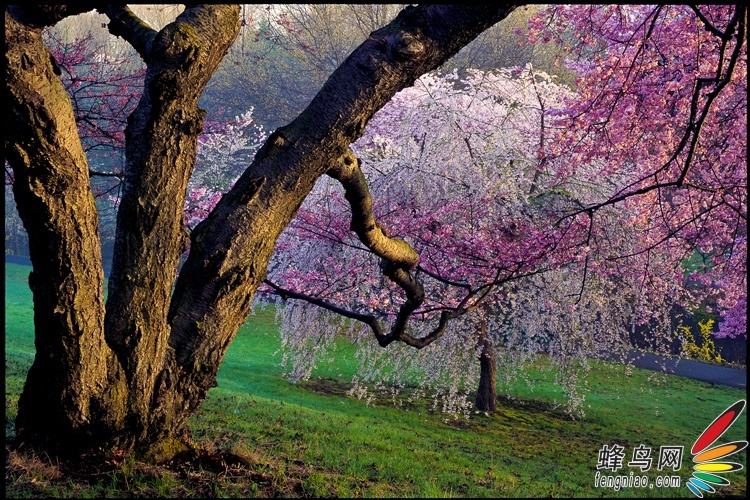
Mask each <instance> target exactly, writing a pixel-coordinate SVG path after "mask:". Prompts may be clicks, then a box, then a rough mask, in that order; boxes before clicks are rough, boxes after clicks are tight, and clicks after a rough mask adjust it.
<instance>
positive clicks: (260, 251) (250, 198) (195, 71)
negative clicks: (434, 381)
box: [5, 5, 512, 455]
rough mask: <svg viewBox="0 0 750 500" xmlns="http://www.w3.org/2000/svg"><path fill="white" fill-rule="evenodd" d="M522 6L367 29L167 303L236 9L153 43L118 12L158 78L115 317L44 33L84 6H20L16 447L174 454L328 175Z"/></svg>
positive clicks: (206, 236) (272, 144)
mask: <svg viewBox="0 0 750 500" xmlns="http://www.w3.org/2000/svg"><path fill="white" fill-rule="evenodd" d="M85 10H86V9H85V8H83V9H79V11H85ZM511 11H512V8H511V7H507V6H486V5H485V6H481V5H479V6H461V7H456V6H445V5H441V6H422V7H409V8H407V9H405V10H404V11H403V12H402V13H401V14H400V15H399V16H398V17H397V18H396V19H395V20H394V21H393V22H392V23H391V24H390V25H388V26H387V27H385V28H383V29H381V30H378V31H375V32H373V33H372V34H371V36H370V37H369V38H368V39H367V40H366V41H365V42H364V43H363V44H362V45H361V46H360V47H359V48H358V49H357V50H355V51H354V53H352V55H351V56H350V57H349V58H348V59H347V60H346V61H345V62H344V63H343V64H342V66H341V67H340V68H339V69H338V70H337V71H336V72H335V73H334V74H333V75H332V76H331V78H330V79H329V80H328V82H327V83H326V84H325V86H324V87H323V89H322V90H321V91H320V92H319V94H318V95H317V96H316V97H315V99H314V100H313V101H312V103H311V104H310V105H309V107H308V108H307V109H306V110H305V111H304V112H303V113H302V114H301V115H300V116H299V117H298V118H297V119H296V120H294V121H293V122H292V123H291V124H289V125H288V126H286V127H282V128H281V129H279V130H277V131H276V132H274V133H273V134H272V135H271V137H270V138H269V140H268V142H267V143H266V144H265V145H264V146H263V148H261V150H260V152H259V153H258V155H257V156H256V158H255V160H254V161H253V163H252V164H251V165H250V166H249V168H248V169H247V170H246V172H245V174H244V175H243V176H242V177H241V178H240V179H239V180H238V182H237V183H236V185H235V187H234V188H233V189H232V190H231V191H230V192H229V193H227V194H226V195H225V196H224V197H223V198H222V200H221V202H220V203H219V205H218V206H217V207H216V209H215V210H214V211H213V212H212V214H211V215H210V216H209V218H208V219H206V220H205V221H204V222H202V223H201V224H199V226H198V227H197V228H196V229H195V230H194V231H193V233H192V234H191V235H190V255H189V258H188V260H187V262H186V264H185V265H184V267H183V269H182V270H181V272H180V274H179V278H178V279H177V281H176V285H175V288H174V292H173V293H171V292H172V285H173V284H175V277H176V275H177V270H178V264H179V260H180V256H181V255H182V253H183V252H184V251H185V249H186V246H187V233H186V232H185V229H184V226H183V215H182V210H183V203H184V198H185V191H186V186H187V181H188V178H189V176H190V174H191V172H192V169H193V166H194V161H195V152H196V145H197V142H196V140H197V135H198V134H199V133H200V131H201V128H202V120H203V112H202V111H201V110H200V109H198V107H197V99H198V97H199V95H200V93H201V91H202V90H203V87H204V86H205V84H206V83H207V82H208V79H209V78H210V77H211V75H212V74H213V72H214V70H215V69H216V67H217V66H218V64H219V62H220V61H221V58H222V57H223V56H224V54H225V53H226V51H227V49H228V47H229V45H230V44H231V43H232V41H233V40H234V38H235V37H236V35H237V32H238V29H239V16H238V13H239V8H238V7H237V6H222V5H211V6H191V7H188V8H187V9H186V10H185V12H184V13H183V14H181V15H180V17H179V18H178V19H177V20H176V21H175V22H174V23H172V24H170V25H168V26H167V27H165V28H164V29H163V30H161V31H160V32H158V33H157V32H156V31H154V30H152V29H151V28H149V27H148V26H147V25H145V24H144V23H142V22H141V21H140V20H139V19H137V18H136V17H135V16H134V15H133V14H132V12H130V11H129V10H128V9H127V8H124V7H108V8H106V9H105V12H106V14H107V15H108V16H109V17H110V20H111V22H110V25H109V28H110V31H112V32H113V33H115V34H117V35H120V36H122V37H124V38H125V39H126V40H128V41H129V42H130V43H131V44H132V45H133V46H134V47H135V48H136V50H138V52H139V53H140V54H141V56H142V57H143V58H144V60H145V61H146V63H147V67H148V68H147V76H146V81H145V87H144V94H143V97H142V99H141V101H140V103H139V105H138V107H137V109H136V110H135V111H134V113H133V114H132V115H131V116H130V117H129V120H128V127H127V129H126V139H127V145H126V156H127V165H126V170H125V172H124V175H125V178H124V183H125V186H124V191H123V198H122V201H121V204H120V209H119V212H118V218H117V235H116V243H115V254H114V260H113V265H112V275H111V278H110V283H109V296H108V300H107V304H106V314H105V307H104V305H103V295H102V282H103V276H102V265H101V253H100V248H99V244H100V243H99V237H98V234H97V229H96V227H97V225H96V219H97V216H96V211H95V208H94V204H93V197H92V195H91V190H90V187H89V180H88V175H87V172H88V168H87V164H86V159H85V156H84V155H83V151H82V148H81V145H80V140H79V138H78V136H77V134H76V129H75V122H74V119H73V113H72V109H71V104H70V101H69V99H68V98H67V96H66V95H65V91H64V89H63V87H62V85H61V83H60V80H59V78H58V77H57V75H55V63H54V61H53V60H52V58H51V56H50V54H49V52H48V51H47V50H46V49H45V48H44V47H43V45H42V42H41V28H42V27H43V26H45V25H51V24H54V23H55V22H57V21H58V20H59V19H61V18H63V17H64V16H65V15H70V14H71V13H72V12H70V11H69V10H66V8H65V7H60V6H46V7H12V8H9V9H8V10H7V11H6V54H5V58H6V61H5V62H6V67H7V68H8V74H7V77H6V82H5V90H6V93H7V94H8V102H10V105H11V118H12V120H13V121H12V125H11V126H12V129H11V130H10V131H9V133H8V134H6V145H7V147H6V149H7V150H8V151H9V155H8V159H9V161H10V163H11V166H12V168H13V169H14V173H15V176H16V185H14V193H15V196H16V200H17V203H18V207H19V213H20V214H21V217H22V219H23V222H24V225H25V227H26V230H27V231H28V233H29V239H30V247H31V249H30V253H31V259H32V263H33V265H34V271H33V273H32V277H31V278H30V285H31V288H32V292H33V295H34V314H35V327H36V346H37V356H36V359H35V361H34V365H33V367H32V370H31V372H30V374H29V377H28V380H27V383H26V386H25V388H24V393H23V395H22V397H21V400H20V402H19V415H18V419H17V437H18V439H19V440H20V441H22V442H28V443H30V444H34V445H38V446H40V447H43V448H44V449H46V450H47V451H53V452H54V451H58V452H59V451H63V450H65V451H68V452H77V451H79V450H81V449H89V448H99V447H102V446H108V447H109V446H116V447H119V448H124V449H136V450H140V451H141V452H150V453H153V452H155V450H163V451H164V453H166V454H167V455H168V454H170V453H172V452H173V451H174V448H171V447H169V446H166V448H165V447H164V445H165V444H169V443H171V442H173V441H174V438H175V436H178V435H179V434H180V433H182V432H183V431H184V430H185V428H186V424H187V419H188V418H189V417H190V415H191V414H192V413H193V412H194V411H195V409H196V408H198V406H199V405H200V404H201V402H202V401H203V399H204V398H205V395H206V393H207V391H208V390H209V389H210V388H211V387H213V386H215V385H216V382H215V377H216V373H217V371H218V368H219V365H220V363H221V360H222V358H223V356H224V353H225V352H226V349H227V348H228V346H229V344H230V342H231V341H232V339H233V338H234V335H235V334H236V332H237V330H238V329H239V326H240V325H241V324H242V323H243V322H244V321H245V319H246V318H247V315H248V313H249V311H250V304H251V300H252V296H253V294H254V293H255V290H256V288H257V287H258V285H259V284H260V283H261V282H262V280H263V279H264V277H265V274H266V267H267V265H268V262H269V260H270V257H271V254H272V252H273V248H274V245H275V242H276V239H277V238H278V236H279V235H280V234H281V232H282V231H283V229H284V228H285V227H286V225H287V224H288V223H289V221H290V220H291V219H292V217H293V216H294V214H295V212H296V211H297V209H298V208H299V206H300V204H301V203H302V201H303V200H304V198H305V196H307V194H308V193H309V191H310V190H311V189H312V186H313V185H314V183H315V181H316V180H317V178H318V177H319V176H320V175H322V174H323V173H325V172H326V170H328V169H329V168H330V167H331V166H332V165H333V164H334V162H335V161H336V159H337V158H339V157H341V156H342V155H343V154H345V153H346V151H347V148H348V146H349V145H350V144H351V143H352V142H353V141H355V140H356V139H357V138H358V137H360V136H361V134H362V132H363V130H364V126H365V124H366V123H367V121H368V120H369V119H370V118H371V117H372V115H373V114H374V113H375V112H376V111H377V110H378V109H380V108H381V107H382V106H383V105H384V104H385V103H386V102H388V100H389V99H390V98H391V97H392V96H393V95H394V94H395V93H396V92H398V91H399V90H401V89H402V88H404V87H406V86H408V85H411V84H412V83H413V82H414V80H415V79H416V78H418V77H419V76H420V75H421V74H423V73H425V72H427V71H430V70H432V69H434V68H436V67H437V66H439V65H440V64H442V63H443V62H444V61H445V60H447V59H448V58H449V57H450V56H452V55H453V54H455V53H456V52H457V51H458V50H459V49H460V48H461V47H463V46H464V45H465V44H467V43H468V42H469V41H471V40H472V39H473V38H475V37H476V36H477V35H478V34H479V33H481V32H482V31H483V30H484V29H486V28H487V27H489V26H491V25H492V24H494V23H495V22H497V21H499V20H500V19H502V18H504V17H505V16H507V14H508V13H509V12H511ZM248 104H252V103H248ZM170 294H171V295H170Z"/></svg>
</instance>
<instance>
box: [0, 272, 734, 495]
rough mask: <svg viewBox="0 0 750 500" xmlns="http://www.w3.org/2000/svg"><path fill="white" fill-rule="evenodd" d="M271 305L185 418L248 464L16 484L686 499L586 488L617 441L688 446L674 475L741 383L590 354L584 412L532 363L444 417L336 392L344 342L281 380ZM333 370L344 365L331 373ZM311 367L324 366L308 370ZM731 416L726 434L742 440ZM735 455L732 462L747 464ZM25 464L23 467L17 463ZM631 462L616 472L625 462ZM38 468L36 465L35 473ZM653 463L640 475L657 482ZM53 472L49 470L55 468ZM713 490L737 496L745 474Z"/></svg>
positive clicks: (20, 313) (12, 402) (19, 362)
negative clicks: (497, 398) (494, 401)
mask: <svg viewBox="0 0 750 500" xmlns="http://www.w3.org/2000/svg"><path fill="white" fill-rule="evenodd" d="M28 272H29V268H28V267H24V266H17V265H11V264H7V265H6V437H10V436H12V432H13V428H12V418H13V416H14V415H15V413H16V407H15V406H16V402H17V399H18V393H19V392H20V390H21V388H22V377H23V375H24V374H25V370H26V369H28V366H29V364H30V361H31V359H32V356H33V329H32V324H33V321H32V315H31V307H30V306H31V294H30V292H29V290H28V286H27V285H26V277H27V276H28ZM278 348H279V338H278V335H277V334H276V329H275V327H274V325H273V317H272V312H271V311H259V312H258V313H257V314H256V315H254V316H251V317H250V318H249V320H248V322H247V323H246V324H245V325H244V326H243V327H242V329H241V330H240V332H239V334H238V335H237V338H236V340H235V341H234V343H233V344H232V346H231V348H230V349H229V351H228V353H227V356H226V358H225V361H224V363H223V365H222V367H221V370H220V372H219V377H218V383H219V386H218V387H217V388H216V389H213V390H212V391H211V392H210V393H209V397H208V399H207V400H206V403H205V404H204V406H203V407H202V409H201V410H200V412H199V413H198V414H197V415H196V416H195V417H194V418H193V421H192V422H193V437H194V439H195V440H196V442H197V443H198V444H200V445H202V446H204V447H205V448H207V449H215V450H230V451H231V452H232V453H233V454H234V455H236V456H238V457H241V458H242V459H243V463H244V467H242V468H240V469H237V470H235V469H232V470H230V469H226V470H225V471H224V472H223V473H218V474H217V473H208V472H205V471H204V472H201V471H188V472H186V471H185V470H180V471H175V470H170V469H166V468H161V469H159V468H156V469H155V468H153V467H148V466H145V465H142V464H137V463H134V462H133V461H132V460H131V461H127V460H126V462H125V463H124V464H122V466H121V467H120V468H119V469H118V470H115V471H112V472H111V473H110V474H109V475H106V476H105V477H103V478H99V479H96V480H92V479H91V478H86V479H85V480H80V481H78V480H75V481H67V480H66V479H65V478H64V477H56V475H55V473H50V472H49V470H48V469H45V468H44V467H45V466H39V467H38V468H37V469H34V468H33V467H31V466H29V465H28V463H29V462H28V461H27V462H26V463H25V465H19V464H16V462H13V460H17V461H19V462H22V459H21V458H19V457H18V456H17V455H15V454H13V455H12V457H11V462H12V463H11V465H12V467H8V463H9V462H8V460H9V459H8V458H6V467H8V469H9V470H11V472H10V476H9V475H8V474H9V473H8V472H6V482H7V483H9V485H8V486H6V493H7V494H9V495H12V496H18V495H28V494H48V495H52V496H88V495H107V496H112V495H114V496H123V495H125V496H127V495H133V494H150V495H167V496H189V495H196V494H200V495H211V496H213V495H218V496H249V495H265V496H269V495H283V496H308V495H314V496H332V495H338V496H421V497H425V496H427V497H429V496H441V497H444V496H516V497H526V496H536V497H538V496H565V497H568V496H657V497H658V496H661V497H673V496H684V497H692V495H691V494H690V493H689V492H688V490H687V489H686V488H685V487H681V488H679V489H677V490H675V489H665V488H653V489H646V490H635V489H624V490H621V491H620V492H618V493H615V492H613V491H611V490H602V489H597V488H594V487H593V482H594V474H595V473H596V462H597V454H598V450H599V449H600V448H601V447H602V445H604V444H608V445H611V444H613V443H618V444H620V445H622V446H625V448H626V453H627V455H626V458H625V462H627V461H628V460H629V459H630V453H632V449H633V447H634V446H636V445H638V444H641V443H642V444H646V445H648V446H651V447H652V448H653V449H654V458H656V454H657V453H658V447H659V446H660V445H684V446H685V448H686V450H685V454H686V455H685V457H684V458H683V466H682V469H681V470H680V471H679V475H681V476H682V478H683V483H684V481H685V479H686V478H687V477H689V473H690V467H689V465H690V458H689V448H690V446H691V445H692V443H693V442H694V440H695V439H696V437H697V436H698V434H699V433H700V432H701V431H702V430H703V429H704V428H705V427H706V425H708V424H709V423H710V422H711V421H712V420H713V419H714V418H715V417H716V416H717V415H718V413H719V412H721V411H722V410H723V409H725V408H726V407H728V406H729V405H730V404H732V403H733V402H735V401H736V400H738V399H741V398H745V397H746V392H745V391H741V390H737V389H731V388H726V387H720V386H712V385H710V384H705V383H701V382H696V381H692V380H687V379H682V378H679V377H672V376H664V375H657V374H654V373H653V372H647V371H643V370H638V369H635V370H632V374H630V375H628V373H630V371H629V370H628V371H626V369H625V368H624V367H622V366H617V365H612V364H605V363H595V365H594V368H593V369H592V372H591V374H590V376H589V391H588V392H587V402H588V404H589V405H590V407H589V408H588V409H587V415H586V418H585V419H583V420H581V421H572V420H569V419H568V418H566V417H565V416H564V415H563V414H562V413H561V412H560V411H558V410H556V409H555V407H554V405H553V404H551V403H552V402H553V401H554V400H555V399H559V398H560V397H561V395H560V391H559V390H558V389H557V387H556V386H555V385H554V384H553V383H552V378H553V377H552V376H551V375H550V374H549V373H547V372H545V371H542V370H533V371H531V372H530V373H529V377H530V378H531V379H533V380H534V381H535V383H534V387H533V389H532V388H530V387H529V386H528V385H527V384H525V383H523V382H521V383H518V384H517V385H516V386H514V387H511V388H510V389H509V393H510V395H511V396H513V398H514V399H507V398H503V400H502V402H501V404H500V406H499V409H498V412H497V414H495V415H493V416H489V417H486V416H484V415H479V416H476V417H474V418H472V419H471V420H469V421H466V420H463V419H461V420H458V421H450V420H449V421H448V422H446V421H445V418H444V415H441V414H439V413H438V414H435V413H433V412H431V411H430V405H429V404H428V403H426V402H422V403H418V404H415V405H413V406H410V407H408V408H401V409H399V408H394V407H392V406H391V405H389V404H386V403H376V404H375V405H374V406H373V405H370V406H367V405H365V403H364V402H362V401H358V400H357V399H354V398H349V397H346V396H345V395H344V393H345V391H346V388H347V385H346V380H348V379H347V378H346V376H347V375H350V374H351V373H352V370H353V369H354V366H355V364H354V360H353V356H352V349H351V348H348V349H347V348H346V347H344V348H342V349H340V350H339V353H338V354H337V357H336V365H335V366H326V367H323V368H322V369H320V370H318V372H317V373H316V374H315V375H314V377H313V379H312V381H311V382H309V383H305V384H298V385H291V384H289V383H288V382H286V381H285V380H284V379H283V378H282V377H281V370H280V368H279V366H278V362H279V356H278V355H276V356H274V353H275V352H276V350H277V349H278ZM339 373H341V374H342V375H343V377H339ZM318 377H320V378H318ZM745 435H746V421H745V419H744V418H741V419H740V420H739V421H738V422H737V423H735V425H734V426H733V427H732V428H731V429H730V430H729V432H728V433H727V434H725V435H724V436H723V437H722V441H724V442H728V441H731V440H736V439H745ZM745 460H746V459H745V453H744V452H743V453H741V455H740V457H739V458H738V459H737V461H739V462H741V463H743V464H745ZM24 467H25V468H24ZM631 470H633V469H628V468H627V467H626V468H624V469H622V470H621V471H620V473H626V474H628V473H629V472H630V471H631ZM40 471H41V472H40ZM656 474H657V471H656V467H655V466H654V467H652V469H651V471H649V472H648V473H646V475H648V476H649V477H650V478H651V482H653V480H654V478H655V476H656ZM58 475H59V473H58ZM728 478H729V479H730V480H731V481H732V483H733V484H732V485H731V486H729V487H725V488H720V489H721V490H722V491H721V493H723V494H727V493H730V494H734V495H742V494H744V492H745V488H746V482H745V481H746V480H745V476H744V475H743V474H742V473H735V474H731V475H728Z"/></svg>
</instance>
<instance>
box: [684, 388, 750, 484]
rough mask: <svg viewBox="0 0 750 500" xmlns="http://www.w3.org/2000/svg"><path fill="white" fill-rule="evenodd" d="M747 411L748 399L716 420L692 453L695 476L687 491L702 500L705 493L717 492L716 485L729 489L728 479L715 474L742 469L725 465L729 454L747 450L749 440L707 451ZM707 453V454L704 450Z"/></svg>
mask: <svg viewBox="0 0 750 500" xmlns="http://www.w3.org/2000/svg"><path fill="white" fill-rule="evenodd" d="M744 409H745V400H744V399H741V400H739V401H737V402H736V403H734V404H733V405H732V406H730V407H729V408H727V409H726V410H724V412H723V413H722V414H721V415H719V416H718V417H716V420H714V421H713V422H712V423H711V425H709V426H708V427H706V430H704V431H703V432H702V433H701V435H700V436H698V439H697V440H696V441H695V444H694V445H693V448H692V449H691V450H690V453H692V454H693V462H695V465H694V466H693V477H691V478H690V480H689V481H688V482H687V483H686V485H687V487H688V489H689V490H690V491H691V492H692V493H693V494H694V495H695V496H697V497H698V498H703V492H704V491H706V492H708V493H714V492H715V491H716V490H715V489H714V486H727V485H729V484H730V483H729V480H727V479H725V478H723V477H721V476H717V475H716V474H726V473H727V472H735V471H738V470H742V465H741V464H738V463H734V462H726V461H724V459H726V458H727V457H728V456H729V455H733V454H735V453H737V452H739V451H742V450H744V449H745V448H747V441H734V442H731V443H727V444H722V445H719V446H716V447H714V448H711V449H710V450H707V449H706V448H708V447H709V446H711V444H713V442H714V441H716V440H717V439H719V438H720V437H721V435H722V434H724V433H725V432H726V431H727V429H729V428H730V427H731V426H732V424H733V423H734V421H735V420H737V417H739V416H740V414H741V413H742V410H744ZM704 450H705V451H704Z"/></svg>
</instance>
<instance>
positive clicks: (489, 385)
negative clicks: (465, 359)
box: [476, 316, 497, 412]
mask: <svg viewBox="0 0 750 500" xmlns="http://www.w3.org/2000/svg"><path fill="white" fill-rule="evenodd" d="M477 347H478V348H481V349H482V353H481V354H480V355H479V388H478V389H477V398H476V406H477V410H481V411H487V412H494V411H495V409H496V408H497V374H496V369H497V367H496V365H495V351H494V350H493V349H492V344H491V343H490V340H489V339H488V338H487V321H486V319H485V318H484V316H483V317H482V324H481V326H480V331H479V342H478V344H477Z"/></svg>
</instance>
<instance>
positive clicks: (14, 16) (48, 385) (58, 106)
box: [4, 9, 123, 450]
mask: <svg viewBox="0 0 750 500" xmlns="http://www.w3.org/2000/svg"><path fill="white" fill-rule="evenodd" d="M45 19H46V18H45V17H44V16H43V15H42V13H39V16H38V17H31V16H21V15H19V14H18V13H17V12H13V10H11V9H9V11H6V13H5V32H6V38H5V41H6V52H5V54H4V56H5V60H4V63H5V68H6V73H5V76H6V82H5V89H4V90H5V92H6V94H5V96H7V101H6V102H10V103H11V113H9V116H7V120H8V122H7V124H6V126H7V129H6V131H5V132H6V134H5V136H6V149H5V151H6V154H7V159H8V161H9V162H10V164H11V165H12V167H13V173H14V183H13V193H14V196H15V199H16V203H17V205H18V212H19V214H20V216H21V219H22V220H23V223H24V226H25V228H26V231H27V232H28V235H29V254H30V258H31V262H32V264H33V266H34V267H33V272H32V273H31V274H30V276H29V287H30V288H31V291H32V293H33V297H34V327H35V332H36V337H35V345H36V357H35V359H34V362H33V364H32V366H31V369H30V371H29V374H28V376H27V379H26V385H25V387H24V391H23V394H22V395H21V398H20V401H19V404H18V417H17V419H16V434H17V436H18V438H19V439H21V440H23V441H28V442H32V443H35V444H38V445H40V446H42V447H44V448H49V449H52V450H54V449H55V448H57V447H62V448H65V447H72V446H73V444H74V443H77V442H80V441H81V440H89V439H90V437H91V434H97V435H98V436H95V438H96V437H101V434H102V432H101V426H100V427H99V428H98V429H94V428H93V427H92V426H91V425H90V423H91V422H100V423H103V424H104V427H107V426H116V422H118V421H121V420H122V416H123V415H122V404H121V403H122V401H119V400H118V398H117V397H116V396H117V394H118V389H117V380H118V379H117V373H118V371H117V366H116V360H115V359H114V356H112V352H111V351H110V350H109V348H108V347H107V345H106V343H105V341H104V299H103V290H102V283H103V279H104V273H103V271H102V265H101V250H100V248H99V235H98V229H97V213H96V208H95V206H94V197H93V195H92V193H91V189H90V187H89V178H88V164H87V162H86V156H85V155H84V152H83V149H82V147H81V143H80V140H79V139H78V133H77V130H76V124H75V119H74V117H73V110H72V107H71V105H70V99H69V97H68V95H67V93H66V91H65V89H64V87H63V85H62V83H61V81H60V79H59V78H58V76H57V74H55V73H56V71H57V72H59V69H58V68H57V67H56V65H55V63H54V61H53V59H52V56H51V54H50V53H49V51H48V50H47V49H46V48H45V47H44V45H43V44H42V38H41V26H43V25H44V24H45ZM22 21H23V22H22ZM113 389H114V393H115V394H112V393H111V391H112V390H113Z"/></svg>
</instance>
